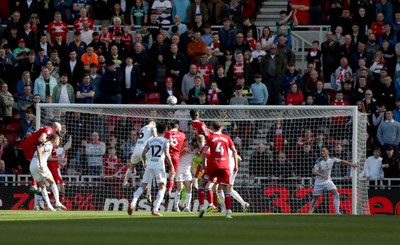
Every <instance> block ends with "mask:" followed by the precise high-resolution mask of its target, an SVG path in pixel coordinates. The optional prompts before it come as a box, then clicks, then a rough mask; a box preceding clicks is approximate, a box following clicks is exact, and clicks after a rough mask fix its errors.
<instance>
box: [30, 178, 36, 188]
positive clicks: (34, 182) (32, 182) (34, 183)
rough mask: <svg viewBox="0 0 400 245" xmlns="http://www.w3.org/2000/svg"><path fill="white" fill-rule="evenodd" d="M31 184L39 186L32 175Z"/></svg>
mask: <svg viewBox="0 0 400 245" xmlns="http://www.w3.org/2000/svg"><path fill="white" fill-rule="evenodd" d="M31 186H36V187H37V183H36V181H35V180H34V179H33V177H32V176H31Z"/></svg>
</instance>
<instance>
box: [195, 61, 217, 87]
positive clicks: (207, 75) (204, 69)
mask: <svg viewBox="0 0 400 245" xmlns="http://www.w3.org/2000/svg"><path fill="white" fill-rule="evenodd" d="M196 67H197V72H198V73H200V75H201V76H202V77H203V79H204V84H205V87H206V88H207V89H209V88H210V86H211V81H214V68H213V66H212V65H211V64H209V63H208V56H207V54H206V53H203V54H201V56H200V60H199V61H198V63H197V65H196Z"/></svg>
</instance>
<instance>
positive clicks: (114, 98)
mask: <svg viewBox="0 0 400 245" xmlns="http://www.w3.org/2000/svg"><path fill="white" fill-rule="evenodd" d="M122 80H123V75H122V73H121V72H120V71H119V70H117V69H116V65H115V63H114V62H113V61H109V63H108V71H106V73H105V74H104V76H103V77H102V80H101V83H100V89H101V91H102V94H103V99H104V103H109V104H121V102H122V95H121V93H122V82H123V81H122Z"/></svg>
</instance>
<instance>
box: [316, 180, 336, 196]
mask: <svg viewBox="0 0 400 245" xmlns="http://www.w3.org/2000/svg"><path fill="white" fill-rule="evenodd" d="M325 189H326V190H328V191H331V190H336V189H337V188H336V185H335V184H334V183H333V182H332V180H327V181H326V182H324V183H319V184H314V192H313V195H314V196H319V195H321V194H322V193H323V192H324V190H325Z"/></svg>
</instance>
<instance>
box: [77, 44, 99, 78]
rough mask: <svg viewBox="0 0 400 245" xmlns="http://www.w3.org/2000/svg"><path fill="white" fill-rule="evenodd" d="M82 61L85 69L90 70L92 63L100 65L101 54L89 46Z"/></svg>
mask: <svg viewBox="0 0 400 245" xmlns="http://www.w3.org/2000/svg"><path fill="white" fill-rule="evenodd" d="M81 61H82V63H83V69H84V70H85V72H90V65H91V64H93V63H94V64H96V65H99V56H98V55H97V54H96V53H95V52H94V48H93V47H92V46H87V48H86V53H84V54H83V55H82V57H81Z"/></svg>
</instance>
